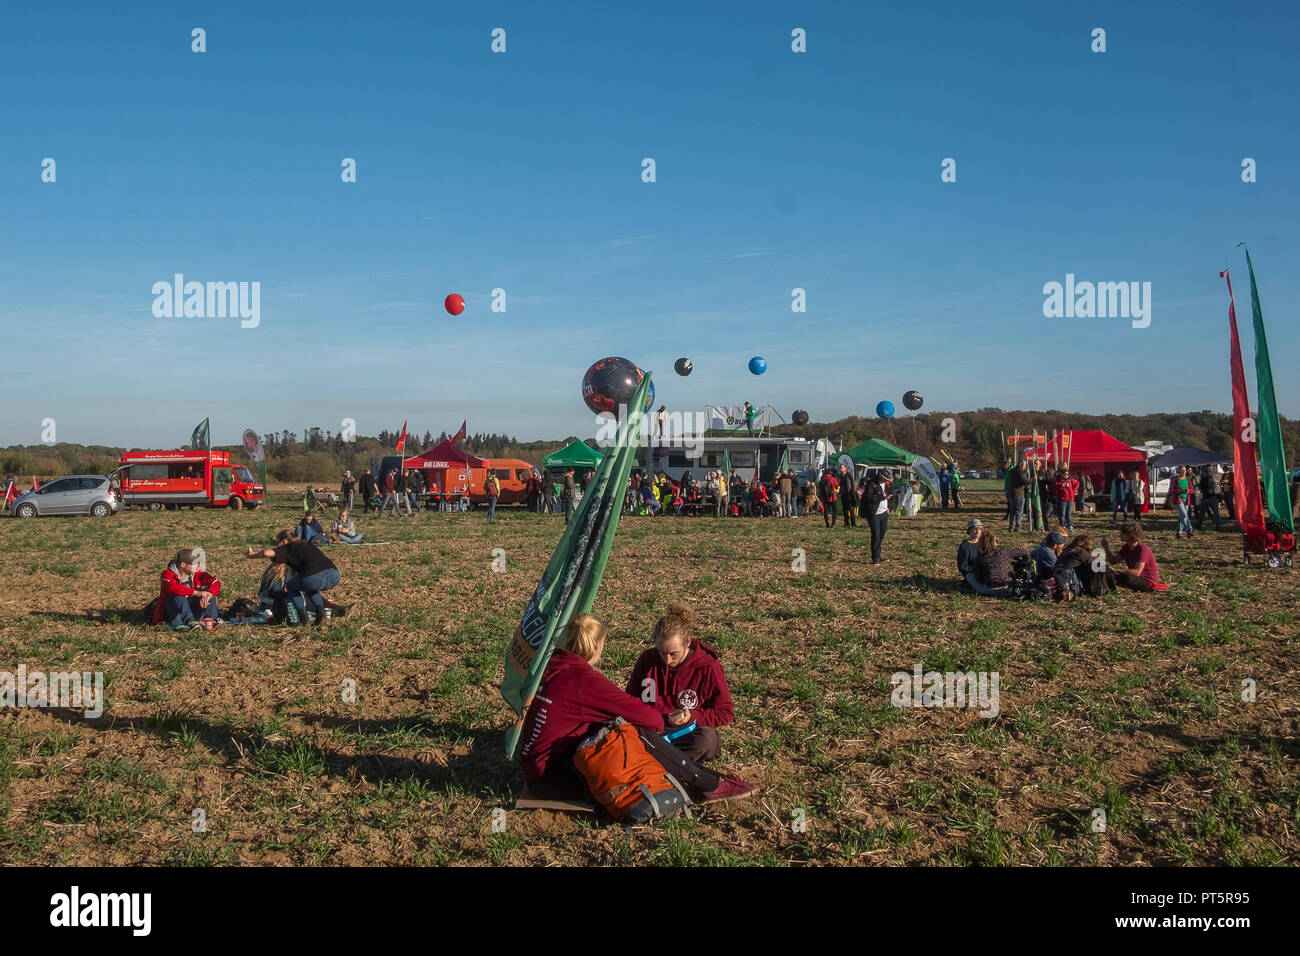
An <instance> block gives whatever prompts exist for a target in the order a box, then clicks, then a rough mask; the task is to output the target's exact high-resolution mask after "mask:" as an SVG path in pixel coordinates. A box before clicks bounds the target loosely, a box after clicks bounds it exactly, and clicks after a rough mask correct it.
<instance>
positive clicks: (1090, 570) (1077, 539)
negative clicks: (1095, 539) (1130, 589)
mask: <svg viewBox="0 0 1300 956" xmlns="http://www.w3.org/2000/svg"><path fill="white" fill-rule="evenodd" d="M1093 562H1094V555H1093V553H1092V539H1091V538H1090V537H1088V535H1087V533H1084V534H1077V535H1075V536H1074V538H1073V539H1072V540H1071V541H1070V543H1069V544H1067V545H1066V546H1065V550H1064V551H1062V552H1061V556H1060V557H1059V558H1057V559H1056V572H1055V576H1056V582H1057V585H1058V586H1060V585H1061V581H1062V579H1063V578H1067V575H1066V572H1067V571H1069V572H1073V574H1074V576H1075V577H1076V578H1077V579H1078V581H1079V590H1080V593H1086V594H1090V595H1092V596H1093V597H1102V596H1103V595H1105V594H1108V593H1110V591H1111V589H1112V588H1113V587H1114V586H1115V575H1114V573H1113V572H1111V571H1110V570H1109V569H1105V570H1095V569H1094V565H1093Z"/></svg>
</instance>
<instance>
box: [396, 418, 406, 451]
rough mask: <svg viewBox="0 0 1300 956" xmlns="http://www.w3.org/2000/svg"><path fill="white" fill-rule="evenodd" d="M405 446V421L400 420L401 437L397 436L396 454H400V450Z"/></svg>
mask: <svg viewBox="0 0 1300 956" xmlns="http://www.w3.org/2000/svg"><path fill="white" fill-rule="evenodd" d="M405 448H406V422H402V437H401V438H399V439H397V452H398V454H401V452H402V451H403V450H404V449H405Z"/></svg>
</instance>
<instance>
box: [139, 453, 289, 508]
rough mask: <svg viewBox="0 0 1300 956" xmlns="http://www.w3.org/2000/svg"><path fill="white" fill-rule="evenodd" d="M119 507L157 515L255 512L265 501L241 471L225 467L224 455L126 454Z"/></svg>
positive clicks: (258, 487)
mask: <svg viewBox="0 0 1300 956" xmlns="http://www.w3.org/2000/svg"><path fill="white" fill-rule="evenodd" d="M117 470H118V473H119V474H118V476H117V478H118V481H119V482H120V483H121V487H122V501H123V503H124V504H128V505H137V506H140V507H145V508H151V509H153V510H155V511H157V510H158V509H160V508H169V509H175V508H179V507H181V506H182V505H189V506H190V507H191V508H193V507H195V506H196V505H197V506H201V507H207V508H225V507H229V508H233V509H234V510H236V511H238V510H239V509H240V508H256V507H257V506H258V505H260V504H261V503H262V502H263V501H264V500H265V499H266V489H265V488H263V487H262V486H261V485H259V484H258V483H257V481H256V479H254V477H253V473H252V471H251V470H250V469H249V468H248V467H247V466H246V465H231V464H230V453H229V452H224V451H180V450H177V451H128V452H126V453H125V454H123V455H122V460H121V461H120V462H118V469H117Z"/></svg>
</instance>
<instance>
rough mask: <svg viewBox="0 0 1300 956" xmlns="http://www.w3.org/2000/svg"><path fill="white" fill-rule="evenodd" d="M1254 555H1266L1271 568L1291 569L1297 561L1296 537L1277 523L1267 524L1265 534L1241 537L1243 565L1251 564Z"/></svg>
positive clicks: (1270, 522)
mask: <svg viewBox="0 0 1300 956" xmlns="http://www.w3.org/2000/svg"><path fill="white" fill-rule="evenodd" d="M1252 554H1262V555H1266V558H1265V561H1266V562H1267V563H1268V566H1269V567H1270V568H1278V567H1281V566H1282V565H1284V564H1285V565H1286V566H1287V567H1288V568H1289V567H1291V566H1292V564H1293V563H1294V561H1295V535H1294V534H1292V533H1291V532H1289V531H1287V530H1286V529H1285V528H1284V527H1282V526H1281V525H1279V524H1278V523H1277V522H1274V521H1269V522H1266V523H1265V525H1264V533H1263V534H1243V535H1242V536H1241V563H1242V564H1245V565H1248V564H1250V563H1251V561H1250V556H1251V555H1252Z"/></svg>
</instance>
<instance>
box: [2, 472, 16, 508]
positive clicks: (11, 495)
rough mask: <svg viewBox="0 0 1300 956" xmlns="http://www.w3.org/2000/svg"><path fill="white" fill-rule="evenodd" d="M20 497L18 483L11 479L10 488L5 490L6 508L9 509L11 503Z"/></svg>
mask: <svg viewBox="0 0 1300 956" xmlns="http://www.w3.org/2000/svg"><path fill="white" fill-rule="evenodd" d="M17 497H18V482H16V481H14V480H13V479H12V478H10V479H9V487H8V488H7V489H5V507H6V508H8V507H9V502H11V501H13V500H14V499H15V498H17Z"/></svg>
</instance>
